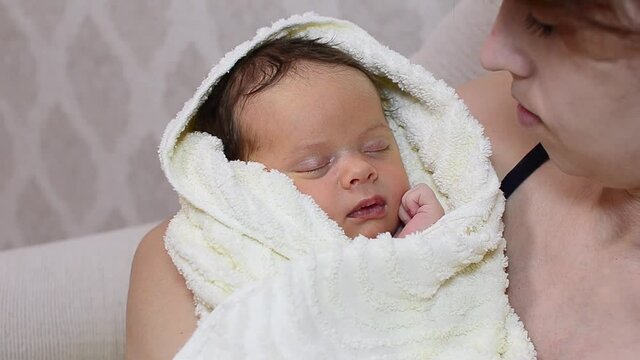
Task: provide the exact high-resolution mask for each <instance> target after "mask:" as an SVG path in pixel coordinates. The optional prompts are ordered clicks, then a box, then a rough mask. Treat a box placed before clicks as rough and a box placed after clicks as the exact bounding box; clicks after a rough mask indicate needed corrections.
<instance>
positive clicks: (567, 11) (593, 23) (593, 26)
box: [525, 0, 640, 58]
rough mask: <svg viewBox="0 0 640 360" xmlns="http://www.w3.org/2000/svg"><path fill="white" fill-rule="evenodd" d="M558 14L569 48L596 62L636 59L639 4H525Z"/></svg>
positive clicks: (563, 0) (639, 0) (560, 0)
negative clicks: (601, 59) (599, 60)
mask: <svg viewBox="0 0 640 360" xmlns="http://www.w3.org/2000/svg"><path fill="white" fill-rule="evenodd" d="M525 1H526V2H527V3H529V4H530V5H531V6H533V7H538V8H541V9H545V8H546V9H550V10H552V11H553V12H556V13H557V12H558V11H559V12H561V13H560V14H561V18H562V19H564V20H567V21H566V23H565V24H562V25H564V26H565V27H564V29H563V30H564V32H563V37H564V39H565V42H566V43H567V45H568V46H570V47H572V48H574V49H577V50H579V51H581V52H583V53H585V54H587V55H589V56H593V57H596V58H619V57H624V56H629V55H631V56H638V54H639V52H640V0H525Z"/></svg>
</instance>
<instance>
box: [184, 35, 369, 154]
mask: <svg viewBox="0 0 640 360" xmlns="http://www.w3.org/2000/svg"><path fill="white" fill-rule="evenodd" d="M300 61H310V62H316V63H320V64H326V65H344V66H349V67H352V68H355V69H357V70H360V71H361V72H363V73H364V74H365V75H367V77H368V78H369V79H370V80H371V81H372V82H373V83H374V85H375V86H376V88H377V89H380V80H379V79H378V78H377V77H376V76H374V75H373V74H371V73H370V72H369V71H368V70H367V69H365V67H364V66H363V65H362V64H360V63H359V62H358V61H357V60H356V59H354V58H353V57H352V56H351V55H349V54H347V53H345V52H344V51H341V50H339V49H337V48H336V47H334V46H331V45H330V44H327V43H323V42H321V41H320V40H318V39H304V38H277V39H272V40H269V41H267V42H265V43H264V44H261V45H260V46H258V47H256V48H254V49H252V50H251V51H250V52H249V53H247V55H246V56H245V57H243V58H242V59H240V60H239V61H238V62H237V63H236V64H235V65H234V66H233V68H231V70H230V71H229V72H228V73H227V74H225V75H224V76H222V77H221V78H220V79H219V81H218V82H217V84H216V85H214V87H213V89H212V90H211V93H210V94H209V96H208V97H207V99H206V100H205V101H204V102H203V104H202V105H201V106H200V107H199V108H198V111H197V112H196V114H195V117H194V118H193V119H192V121H191V122H192V126H193V127H192V130H194V131H202V132H206V133H209V134H212V135H214V136H216V137H218V138H220V139H221V140H222V143H223V145H224V154H225V156H226V157H227V159H229V160H247V158H248V157H249V155H250V154H251V153H252V152H253V151H255V150H256V146H258V145H257V144H256V141H255V139H251V137H250V136H249V134H247V131H243V126H242V124H239V122H238V121H237V119H236V115H237V114H238V113H239V112H240V110H241V109H242V106H244V104H245V103H246V101H247V99H248V98H249V97H251V96H252V95H255V94H257V93H259V92H260V91H263V90H264V89H266V88H268V87H270V86H273V85H275V84H277V83H278V81H280V80H281V79H282V78H283V77H284V76H285V75H287V74H288V73H289V72H290V71H292V70H295V67H296V64H297V63H298V62H300Z"/></svg>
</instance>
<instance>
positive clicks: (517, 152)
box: [456, 72, 537, 179]
mask: <svg viewBox="0 0 640 360" xmlns="http://www.w3.org/2000/svg"><path fill="white" fill-rule="evenodd" d="M456 90H457V92H458V95H459V96H460V98H462V100H464V102H465V104H466V105H467V106H468V107H469V111H471V114H473V116H474V117H475V118H476V119H478V121H480V123H481V124H482V125H483V126H484V128H485V135H487V136H488V137H489V139H490V140H491V146H492V148H493V156H492V159H491V161H492V163H493V166H494V168H495V169H496V172H497V174H498V177H499V178H500V179H502V178H503V177H504V176H505V175H506V174H507V173H508V172H509V171H510V170H511V169H513V167H514V166H515V165H516V164H517V163H518V161H520V159H522V157H523V156H524V155H526V153H527V152H528V151H529V150H531V148H533V147H534V146H535V144H536V143H537V140H536V139H535V137H533V136H532V135H533V134H531V133H528V132H527V131H526V129H523V128H522V127H521V126H520V125H519V124H518V123H517V118H516V106H517V103H516V101H515V100H514V99H513V98H512V97H511V76H510V75H509V74H508V73H506V72H494V73H490V74H488V75H485V76H483V77H480V78H477V79H475V80H472V81H470V82H468V83H466V84H463V85H462V86H460V87H458V88H457V89H456Z"/></svg>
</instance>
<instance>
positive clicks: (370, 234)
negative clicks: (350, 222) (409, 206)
mask: <svg viewBox="0 0 640 360" xmlns="http://www.w3.org/2000/svg"><path fill="white" fill-rule="evenodd" d="M399 226H400V219H398V220H397V221H395V222H392V223H390V224H386V223H385V224H383V223H377V224H364V225H363V226H360V227H359V228H358V229H353V230H347V229H345V234H346V235H347V236H348V237H349V238H351V239H354V238H356V237H358V236H359V235H362V236H364V237H366V238H369V239H374V238H376V237H377V236H378V235H380V234H382V233H390V234H391V235H392V236H393V234H395V233H396V231H397V230H398V227H399Z"/></svg>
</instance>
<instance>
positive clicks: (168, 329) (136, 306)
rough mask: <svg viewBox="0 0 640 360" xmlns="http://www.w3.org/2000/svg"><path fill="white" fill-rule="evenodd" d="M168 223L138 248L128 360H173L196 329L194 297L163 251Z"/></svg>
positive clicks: (132, 283) (131, 292)
mask: <svg viewBox="0 0 640 360" xmlns="http://www.w3.org/2000/svg"><path fill="white" fill-rule="evenodd" d="M167 224H168V221H164V222H163V223H161V224H160V225H158V226H157V227H155V228H154V229H153V230H151V231H150V232H149V233H148V234H147V235H145V237H144V238H143V239H142V241H141V242H140V244H139V245H138V249H137V250H136V253H135V256H134V258H133V265H132V268H131V280H130V283H129V298H128V301H127V330H126V331H127V338H126V347H125V348H126V350H125V353H126V358H127V359H170V358H172V357H173V356H174V355H175V354H176V353H177V352H178V350H180V348H181V347H182V346H183V345H184V344H185V343H186V342H187V339H188V338H189V337H190V336H191V334H192V333H193V331H194V330H195V328H196V321H197V319H196V316H195V313H194V309H195V307H194V303H193V295H192V293H191V291H189V289H187V286H186V284H185V280H184V278H183V277H182V275H180V274H179V273H178V270H177V269H176V267H175V266H174V265H173V262H172V261H171V258H170V257H169V255H168V254H167V252H166V250H165V248H164V240H163V237H164V233H165V231H166V229H167Z"/></svg>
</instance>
